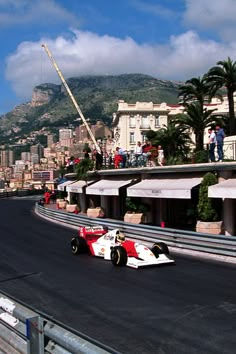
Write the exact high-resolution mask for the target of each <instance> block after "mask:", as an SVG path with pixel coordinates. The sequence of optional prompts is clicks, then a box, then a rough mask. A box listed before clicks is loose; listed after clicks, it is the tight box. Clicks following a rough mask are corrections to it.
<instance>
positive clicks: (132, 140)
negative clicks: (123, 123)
mask: <svg viewBox="0 0 236 354" xmlns="http://www.w3.org/2000/svg"><path fill="white" fill-rule="evenodd" d="M129 143H130V144H134V132H131V133H129Z"/></svg>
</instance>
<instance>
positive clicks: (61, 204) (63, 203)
mask: <svg viewBox="0 0 236 354" xmlns="http://www.w3.org/2000/svg"><path fill="white" fill-rule="evenodd" d="M66 205H67V202H66V201H65V200H63V201H61V202H58V208H59V209H66Z"/></svg>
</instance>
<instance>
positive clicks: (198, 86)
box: [179, 74, 216, 110]
mask: <svg viewBox="0 0 236 354" xmlns="http://www.w3.org/2000/svg"><path fill="white" fill-rule="evenodd" d="M215 93H216V89H215V87H214V85H212V83H211V82H210V81H208V76H207V75H206V74H205V75H203V77H202V78H201V77H193V78H192V79H190V80H187V81H186V82H185V84H184V85H182V86H180V88H179V97H180V98H181V99H182V100H183V105H184V106H185V105H186V104H188V103H191V102H193V101H198V102H199V105H200V107H201V108H202V110H203V106H204V102H205V101H206V100H207V101H210V100H211V99H212V97H213V96H214V95H215Z"/></svg>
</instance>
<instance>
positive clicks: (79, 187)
mask: <svg viewBox="0 0 236 354" xmlns="http://www.w3.org/2000/svg"><path fill="white" fill-rule="evenodd" d="M93 182H94V181H83V180H80V181H76V182H74V183H71V184H70V185H68V186H66V191H67V192H72V193H83V187H85V186H88V185H89V184H91V183H93Z"/></svg>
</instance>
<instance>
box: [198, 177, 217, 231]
mask: <svg viewBox="0 0 236 354" xmlns="http://www.w3.org/2000/svg"><path fill="white" fill-rule="evenodd" d="M214 184H217V177H216V176H215V174H213V173H211V172H208V173H206V174H205V175H204V177H203V180H202V183H201V185H200V190H199V201H198V205H197V218H198V221H197V227H196V231H197V232H202V233H210V234H217V235H218V234H221V233H222V232H223V222H222V221H220V208H221V203H220V201H219V200H212V199H211V198H208V187H209V186H212V185H214Z"/></svg>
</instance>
